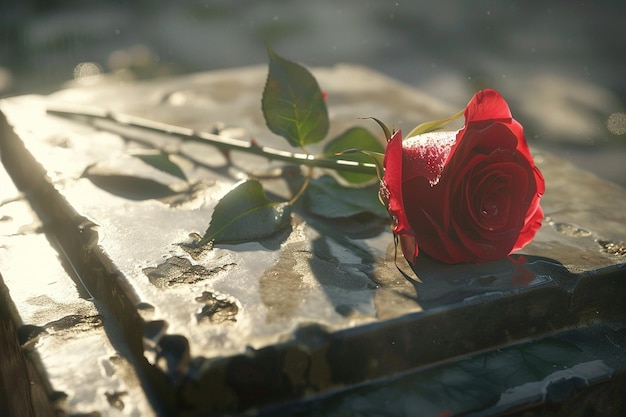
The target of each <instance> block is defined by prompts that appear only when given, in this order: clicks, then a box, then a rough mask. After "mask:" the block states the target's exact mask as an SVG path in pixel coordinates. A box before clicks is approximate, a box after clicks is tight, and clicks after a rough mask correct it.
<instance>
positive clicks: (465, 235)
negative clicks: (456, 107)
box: [381, 90, 545, 264]
mask: <svg viewBox="0 0 626 417" xmlns="http://www.w3.org/2000/svg"><path fill="white" fill-rule="evenodd" d="M464 114H465V126H464V127H463V128H462V129H461V130H459V131H458V132H431V133H425V134H423V135H418V136H415V137H410V138H407V139H406V140H405V141H402V133H401V132H400V131H398V132H396V133H395V134H394V135H393V137H392V138H391V139H390V140H389V142H388V143H387V149H386V151H385V160H384V167H385V172H384V176H383V180H382V182H381V196H382V198H383V201H385V202H386V203H387V209H388V211H389V214H390V215H391V217H392V219H393V220H394V229H393V233H394V235H396V236H397V237H398V239H399V241H400V245H401V247H402V253H403V254H404V257H405V258H406V259H407V261H409V262H410V263H411V264H413V263H414V262H415V258H416V257H417V254H418V248H420V249H421V250H423V251H424V252H425V253H427V254H428V255H430V256H431V257H433V258H435V259H438V260H440V261H442V262H446V263H459V262H486V261H490V260H495V259H499V258H502V257H505V256H507V255H508V254H510V253H511V252H513V251H515V250H518V249H521V248H522V247H524V246H525V245H526V244H527V243H528V242H530V241H531V240H532V238H533V237H534V236H535V233H536V232H537V230H539V228H540V227H541V220H542V219H543V211H542V210H541V207H540V206H539V199H540V197H541V195H542V194H543V193H544V190H545V183H544V180H543V176H542V175H541V172H540V171H539V169H538V168H537V167H536V166H535V164H534V162H533V159H532V156H531V154H530V150H529V149H528V145H527V143H526V139H525V138H524V133H523V129H522V126H521V125H520V124H519V123H518V122H517V121H516V120H515V119H513V117H512V116H511V112H510V110H509V107H508V105H507V104H506V102H505V101H504V99H503V98H502V96H501V95H500V93H498V92H497V91H495V90H484V91H479V92H478V93H476V95H474V97H472V99H471V100H470V102H469V104H468V105H467V107H466V108H465V113H464Z"/></svg>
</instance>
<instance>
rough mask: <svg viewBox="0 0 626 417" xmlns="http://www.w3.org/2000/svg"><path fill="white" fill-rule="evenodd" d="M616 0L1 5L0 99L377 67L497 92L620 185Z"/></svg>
mask: <svg viewBox="0 0 626 417" xmlns="http://www.w3.org/2000/svg"><path fill="white" fill-rule="evenodd" d="M625 31H626V2H621V1H617V0H615V1H610V0H607V1H603V2H583V1H574V0H561V1H542V0H517V1H499V0H485V1H462V0H439V1H437V2H426V1H407V0H405V1H401V0H399V1H387V0H346V1H336V0H316V1H288V0H266V1H262V2H261V1H259V2H252V1H244V0H181V1H165V0H137V1H125V0H108V1H105V0H20V1H19V2H18V1H9V0H1V3H0V97H8V96H13V95H20V94H27V93H37V94H46V93H50V92H53V91H55V90H57V89H60V88H63V86H65V85H67V83H68V82H74V83H76V82H78V83H88V82H98V80H99V79H105V78H106V79H107V80H109V81H110V80H111V79H113V80H116V79H118V80H120V81H125V80H132V79H148V78H154V77H161V76H169V75H176V74H184V73H190V72H198V71H207V70H212V69H220V68H228V67H235V66H243V65H251V64H266V63H267V58H266V52H265V45H266V44H268V43H269V44H271V45H272V47H273V48H274V49H275V50H276V51H277V52H279V53H280V54H281V55H283V56H285V57H288V58H289V59H292V60H295V61H298V62H301V63H302V64H305V65H307V66H309V67H315V66H332V65H334V64H337V63H342V62H346V63H353V64H361V65H365V66H368V67H370V68H373V69H376V70H378V71H380V72H382V73H384V74H386V75H388V76H390V77H393V78H396V79H398V80H400V81H403V82H405V83H407V84H409V85H411V86H413V87H415V88H417V89H420V90H422V91H425V92H427V93H430V94H431V95H434V96H436V97H438V98H440V99H444V100H447V101H448V102H450V103H451V104H453V105H455V106H457V107H458V108H462V107H463V106H465V104H466V103H467V101H468V100H469V98H470V97H471V96H472V94H473V93H474V92H475V91H476V90H477V89H480V88H484V87H492V88H496V89H498V90H500V91H501V92H502V93H503V95H504V96H505V98H506V99H507V101H508V102H509V104H510V105H511V108H512V111H513V114H514V115H515V117H516V118H517V119H518V120H519V121H520V122H522V124H523V125H524V126H525V129H526V135H527V138H528V140H529V141H530V142H531V145H532V144H535V145H537V146H539V147H541V148H543V149H546V150H549V151H552V152H554V153H557V154H558V155H560V156H561V157H563V158H565V159H568V160H570V161H572V162H574V163H575V164H577V165H578V166H580V167H582V168H584V169H587V170H590V171H593V172H595V173H596V174H598V175H600V176H601V177H603V178H606V179H607V180H609V181H613V182H615V183H618V184H621V185H623V186H626V33H625Z"/></svg>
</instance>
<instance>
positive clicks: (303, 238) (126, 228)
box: [0, 66, 626, 414]
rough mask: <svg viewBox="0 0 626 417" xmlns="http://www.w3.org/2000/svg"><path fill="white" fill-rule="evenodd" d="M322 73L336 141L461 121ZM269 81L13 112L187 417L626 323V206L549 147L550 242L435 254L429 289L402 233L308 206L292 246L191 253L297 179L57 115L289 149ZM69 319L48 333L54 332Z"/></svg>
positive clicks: (59, 225) (171, 88) (44, 176)
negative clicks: (469, 259) (252, 192)
mask: <svg viewBox="0 0 626 417" xmlns="http://www.w3.org/2000/svg"><path fill="white" fill-rule="evenodd" d="M315 75H316V77H317V78H318V80H319V82H320V85H321V86H322V88H323V89H324V90H326V91H328V93H329V99H328V105H329V109H330V116H331V127H332V132H331V136H332V134H336V133H339V132H341V131H342V130H343V129H345V128H346V127H348V126H352V125H354V124H361V125H364V126H366V127H370V128H373V129H375V126H372V122H371V121H364V120H358V117H362V116H375V117H377V118H379V119H382V120H385V121H387V122H388V123H390V124H391V123H393V124H394V125H396V126H397V127H402V128H405V129H407V128H408V129H410V128H411V127H413V126H414V125H416V124H418V123H420V122H422V121H424V120H430V119H435V118H441V117H445V116H447V115H449V114H451V113H453V112H454V111H455V110H454V109H449V108H447V106H445V105H444V104H442V103H438V102H437V101H436V100H433V99H432V98H429V97H427V96H424V95H422V94H419V93H417V92H415V91H413V90H411V89H410V88H408V87H407V86H405V85H401V84H398V83H395V82H394V81H392V80H389V79H387V78H385V77H382V76H380V75H379V74H376V73H373V72H371V71H368V70H366V69H363V68H358V67H349V66H340V67H337V68H332V69H319V70H316V71H315ZM264 79H265V69H264V68H256V67H255V68H247V69H239V70H229V71H224V72H215V73H207V74H198V75H194V76H190V77H182V78H176V79H171V80H160V81H155V82H150V83H143V84H132V85H126V86H118V87H116V86H107V87H106V88H105V87H102V88H98V89H73V90H67V91H61V92H59V93H56V94H54V95H51V96H48V97H40V96H25V97H17V98H12V99H8V100H4V101H2V102H1V103H0V110H1V111H2V112H3V113H4V114H5V115H6V116H7V119H8V124H7V122H3V123H2V129H3V131H2V156H3V161H4V163H5V165H6V166H7V168H8V169H9V170H10V172H11V174H12V175H13V176H14V177H15V178H16V181H17V182H18V184H19V185H20V186H21V187H23V188H24V189H26V190H28V191H29V196H30V197H31V198H32V200H33V201H34V202H35V203H36V204H37V205H38V207H40V209H41V211H42V213H45V215H46V217H45V218H46V230H47V231H48V232H49V233H50V235H51V236H56V238H58V240H59V242H60V244H61V245H62V246H63V247H64V248H65V250H66V251H67V252H68V254H69V256H70V258H71V259H72V260H73V262H74V266H75V267H76V269H77V271H78V273H79V274H80V276H81V277H82V278H83V280H84V282H85V285H86V287H87V288H88V290H89V292H90V293H91V294H92V295H93V297H94V298H95V301H96V307H98V306H102V308H103V309H106V310H108V311H111V313H112V317H113V318H112V320H115V322H116V324H117V325H119V326H120V328H121V334H120V340H121V341H123V342H122V343H123V344H125V345H126V346H127V347H128V349H129V351H130V352H131V353H132V355H133V357H134V358H135V360H136V361H137V363H138V364H140V365H142V370H143V372H145V373H146V374H147V378H148V380H149V381H150V382H149V383H150V385H151V386H153V387H154V388H155V389H156V390H158V391H159V392H160V394H161V395H160V399H161V400H162V401H163V404H164V406H165V407H166V408H167V409H168V410H170V411H171V410H173V409H177V410H179V411H181V410H182V411H189V413H191V414H193V413H195V412H198V411H203V412H209V411H210V412H226V411H229V412H233V411H241V410H245V409H249V408H254V407H262V406H266V405H270V404H276V403H280V402H283V401H287V400H294V399H298V398H302V397H305V396H310V395H313V394H316V393H321V392H326V391H328V390H333V389H336V388H341V387H346V386H350V385H352V384H358V383H362V382H365V381H369V380H374V379H376V378H383V377H388V376H391V375H394V374H397V373H400V372H405V371H408V370H411V369H415V368H418V367H421V366H426V365H432V364H433V363H438V362H442V361H448V360H452V359H454V358H458V357H460V356H466V355H471V354H473V353H476V352H480V351H484V350H486V349H495V348H498V347H501V346H505V345H509V344H512V343H518V342H520V341H523V340H527V339H533V338H540V337H543V336H545V335H548V334H551V333H553V332H557V331H564V330H565V329H568V328H571V327H578V326H586V325H589V324H591V323H594V322H595V321H597V320H613V319H620V318H621V319H622V320H623V317H624V316H625V313H626V307H624V305H623V303H622V301H621V300H622V298H623V294H625V289H626V281H625V280H624V279H623V276H622V275H623V274H622V272H623V267H624V264H625V262H626V256H625V255H624V253H623V251H621V249H620V248H622V247H623V246H624V243H623V242H624V240H626V229H625V227H624V224H626V214H625V213H624V212H623V207H624V206H625V205H626V191H625V190H623V189H622V188H619V187H617V186H614V185H611V184H607V183H605V182H603V181H601V180H599V179H598V178H596V177H594V176H593V175H591V174H587V173H585V172H582V171H580V170H578V169H576V168H575V167H573V166H572V165H570V164H567V163H565V162H563V161H561V160H559V159H558V158H555V157H554V156H552V155H550V154H547V153H543V152H541V151H540V150H535V155H536V158H537V164H538V165H539V166H540V168H541V169H542V171H543V172H544V175H545V178H546V183H547V191H546V195H545V197H544V199H543V207H544V209H545V212H546V215H547V218H546V221H545V224H544V226H543V227H542V229H541V230H540V232H539V233H538V235H537V237H536V239H535V241H534V242H533V243H532V244H531V245H529V246H528V247H527V248H526V249H524V251H522V252H520V253H519V254H516V255H515V256H512V257H510V258H507V259H503V260H501V261H498V262H493V263H489V264H484V265H456V266H449V265H442V264H439V263H436V262H434V261H432V260H430V259H428V258H427V257H424V256H420V259H419V262H418V264H417V266H416V267H415V273H416V275H417V276H418V277H419V278H420V279H421V280H422V281H423V284H416V283H412V282H410V281H407V280H405V279H404V278H403V277H402V275H401V274H400V273H399V272H398V270H397V269H396V265H395V262H394V250H393V238H392V235H391V233H390V231H389V228H388V220H387V219H383V218H378V217H376V216H369V217H367V216H366V217H365V218H363V217H356V218H347V219H340V220H337V219H335V220H329V219H322V218H320V217H319V216H316V215H312V214H311V213H309V212H308V211H307V208H306V205H300V206H299V207H297V208H296V213H295V215H294V219H293V222H292V227H291V230H289V231H287V232H283V233H279V234H278V235H276V236H272V237H271V238H268V239H264V240H262V241H259V242H250V243H244V244H238V245H217V246H216V247H214V248H212V249H211V250H204V251H190V250H189V249H188V248H186V247H185V244H186V243H189V242H190V241H191V240H192V237H190V234H191V235H193V234H197V233H200V234H202V233H203V232H204V230H205V229H206V228H207V226H208V224H209V220H210V218H211V213H212V210H213V208H214V207H215V204H216V203H217V201H218V200H219V198H220V197H221V196H222V195H223V194H224V193H225V192H226V191H227V190H228V189H229V188H230V187H231V186H232V185H233V184H234V183H235V182H236V181H238V180H239V179H241V178H244V177H245V176H246V175H249V174H250V172H254V173H256V174H257V175H258V174H264V175H263V177H264V181H265V182H266V183H267V184H268V186H269V187H270V189H271V190H272V192H273V193H274V194H276V195H277V196H283V197H286V196H287V195H289V186H288V184H285V183H284V181H283V180H284V178H283V177H284V176H282V175H280V174H281V173H282V171H281V167H282V166H283V165H282V164H280V163H275V162H270V161H266V160H262V159H260V158H258V157H252V156H248V155H241V154H236V153H232V155H231V161H230V162H229V161H228V160H227V159H226V158H225V157H224V154H223V153H221V152H220V151H218V150H216V149H214V148H211V147H207V146H203V145H198V144H191V143H185V142H181V141H180V140H179V139H177V138H175V137H167V136H165V137H164V136H161V135H157V134H154V133H146V132H143V131H137V130H132V129H128V128H123V129H119V128H117V127H116V126H114V125H112V124H111V123H108V122H106V121H102V122H98V124H97V127H99V128H103V129H108V130H109V129H114V130H116V131H118V133H122V132H123V133H124V137H122V136H119V135H117V134H113V133H109V132H106V131H104V130H99V129H96V128H93V127H90V126H86V125H84V124H80V123H76V122H74V121H68V120H62V119H59V118H56V117H52V116H49V115H46V113H45V108H46V106H49V105H50V106H51V105H58V104H59V103H65V104H67V103H69V104H72V105H80V106H87V105H88V106H98V107H101V108H105V109H106V110H107V111H109V110H110V111H114V112H124V113H128V114H132V115H134V116H139V117H145V118H147V119H151V120H155V121H158V122H161V123H168V124H174V125H178V126H181V127H184V128H185V129H190V130H191V131H213V130H215V129H218V130H221V131H222V132H223V134H225V135H232V136H237V137H240V138H255V139H256V140H257V142H260V143H262V144H263V145H267V146H272V147H276V148H281V147H282V148H285V147H286V144H284V143H283V140H282V139H280V138H277V137H275V136H273V135H271V134H269V132H268V131H267V129H266V128H264V126H263V120H262V116H261V113H260V94H261V91H262V84H263V81H264ZM12 129H13V130H14V132H15V134H16V135H14V134H13V131H12ZM129 138H132V140H128V139H129ZM138 140H140V141H141V142H138ZM146 144H147V145H149V146H156V147H159V148H162V149H168V150H172V149H174V150H178V152H179V154H180V155H181V156H182V158H183V159H182V160H181V166H182V167H183V169H184V171H185V174H186V176H187V178H188V179H189V182H188V183H186V182H185V181H183V180H181V179H180V178H176V177H167V176H166V174H163V173H162V172H159V171H157V170H155V169H153V168H151V167H148V166H147V165H142V164H138V163H137V161H133V160H132V159H131V158H128V156H127V155H128V153H129V152H130V151H131V150H133V149H137V148H138V147H141V146H146ZM312 151H313V152H315V149H312ZM30 155H32V157H31V156H30ZM120 161H124V162H123V163H122V162H120ZM94 167H97V169H95V168H94ZM400 267H401V268H403V269H405V270H407V271H408V270H409V269H408V265H406V264H403V263H400ZM2 272H3V273H4V271H2ZM44 304H45V303H44ZM91 309H92V310H90V311H92V312H93V313H94V314H91V313H90V314H83V315H82V316H80V314H82V313H72V314H73V315H79V316H80V317H83V318H85V319H84V320H83V319H76V320H74V321H73V322H72V323H74V322H75V323H76V324H77V325H78V324H79V325H80V326H81V328H84V327H85V326H86V327H89V326H90V325H91V327H92V328H93V324H94V321H93V318H94V317H96V316H97V315H98V314H102V313H101V311H100V309H95V310H94V309H93V306H92V307H91ZM59 318H61V317H57V318H51V319H50V320H47V321H42V322H37V323H33V324H34V325H36V326H40V327H44V328H45V329H46V330H47V329H48V328H49V327H50V328H52V327H54V326H55V325H51V324H50V323H56V321H55V320H58V319H59ZM596 359H597V360H598V361H602V360H603V357H602V356H601V355H598V356H597V357H595V359H594V360H596ZM568 366H569V365H568ZM572 366H574V365H572ZM598 369H600V370H601V371H602V370H604V368H602V367H600V368H598ZM611 369H613V370H614V371H615V372H623V371H624V369H626V364H624V363H616V364H614V366H613V367H612V368H611ZM599 372H600V371H599ZM538 380H542V378H539V379H538Z"/></svg>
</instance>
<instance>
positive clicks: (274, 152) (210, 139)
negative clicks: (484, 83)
mask: <svg viewBox="0 0 626 417" xmlns="http://www.w3.org/2000/svg"><path fill="white" fill-rule="evenodd" d="M46 112H47V113H48V114H51V115H55V116H59V117H63V118H68V119H79V120H80V119H86V120H82V121H84V122H87V123H91V124H93V125H94V126H95V127H96V128H99V129H102V130H107V131H113V132H115V133H120V128H122V127H128V128H135V129H143V130H149V131H153V132H157V133H161V134H166V135H171V136H175V137H178V138H180V139H182V140H183V141H190V142H199V143H204V144H209V145H213V146H216V147H218V148H221V149H229V150H236V151H241V152H247V153H251V154H255V155H259V156H263V157H266V158H268V159H273V160H279V161H286V162H292V163H297V164H300V165H306V166H312V167H320V168H330V169H334V170H338V171H350V172H358V173H362V174H372V175H375V174H376V165H375V164H373V163H367V162H356V161H350V160H342V159H333V158H325V157H316V156H315V155H311V154H307V153H293V152H288V151H283V150H279V149H273V148H269V147H267V146H259V145H257V144H256V143H253V142H251V141H245V140H240V139H232V138H228V137H224V136H220V135H217V134H214V133H209V132H203V131H195V130H193V129H189V128H185V127H181V126H176V125H171V124H167V123H161V122H156V121H154V120H149V119H144V118H142V117H137V116H131V115H128V114H122V113H113V112H109V111H106V110H104V109H99V108H90V109H87V107H85V106H80V108H76V107H74V106H72V107H69V106H67V107H65V106H64V107H54V106H53V107H48V108H47V109H46ZM98 121H104V122H109V123H108V124H107V126H103V125H102V124H101V123H97V122H98ZM116 126H117V129H116Z"/></svg>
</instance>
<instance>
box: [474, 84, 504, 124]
mask: <svg viewBox="0 0 626 417" xmlns="http://www.w3.org/2000/svg"><path fill="white" fill-rule="evenodd" d="M512 118H513V116H512V115H511V110H510V109H509V105H508V104H507V102H506V101H505V100H504V98H503V97H502V96H501V95H500V93H499V92H497V91H496V90H492V89H490V88H486V89H484V90H482V91H479V92H477V93H476V94H474V97H472V99H471V100H470V102H469V103H468V104H467V107H466V108H465V124H466V125H467V124H469V123H473V122H480V121H484V120H502V121H506V122H510V120H511V119H512Z"/></svg>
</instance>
